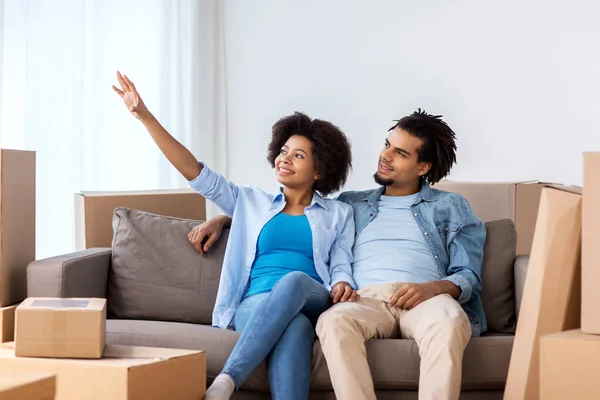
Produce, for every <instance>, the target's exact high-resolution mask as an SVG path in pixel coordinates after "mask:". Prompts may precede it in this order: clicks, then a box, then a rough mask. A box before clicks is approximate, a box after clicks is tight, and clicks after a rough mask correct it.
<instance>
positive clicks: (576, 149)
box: [225, 0, 600, 190]
mask: <svg viewBox="0 0 600 400" xmlns="http://www.w3.org/2000/svg"><path fill="white" fill-rule="evenodd" d="M225 29H226V31H225V38H226V58H227V61H226V65H227V91H228V132H229V139H228V140H229V143H228V148H229V154H228V155H229V157H228V160H229V161H228V163H229V164H228V171H229V173H228V177H229V178H230V179H231V180H233V181H234V182H236V183H238V184H256V185H258V186H261V187H263V188H265V189H268V190H273V189H274V188H275V187H276V185H275V180H274V174H273V172H272V171H271V169H270V167H269V165H268V164H267V162H266V161H265V159H266V148H267V144H268V141H269V138H270V128H271V126H272V124H273V123H274V122H275V121H276V120H277V119H278V118H279V117H281V116H283V115H286V114H290V113H292V112H293V111H295V110H299V111H305V112H307V113H308V114H309V115H310V116H311V117H313V118H315V117H317V118H323V119H328V120H331V121H332V122H334V123H336V124H337V125H339V126H340V127H341V128H342V130H344V131H345V132H346V134H347V135H348V136H349V137H350V139H351V141H352V143H353V153H354V159H355V161H354V172H353V174H352V176H351V178H350V180H349V182H348V184H347V186H346V188H349V189H366V188H370V187H373V186H374V183H373V181H372V178H371V176H372V174H373V172H374V171H375V167H376V159H377V154H378V152H379V150H380V148H381V146H382V144H383V140H384V138H385V135H386V130H387V128H388V127H389V126H391V125H392V119H395V118H399V117H402V116H404V115H406V114H408V113H410V112H412V111H413V110H415V109H416V108H418V107H421V108H425V109H426V110H427V111H429V112H432V113H436V114H443V115H444V119H445V120H446V121H447V122H448V123H449V124H450V126H451V127H452V128H453V129H454V130H455V132H456V133H457V138H458V141H457V143H458V148H459V151H458V164H457V165H456V166H455V167H454V169H453V171H452V174H451V178H452V179H457V180H488V181H503V180H530V179H542V180H547V181H554V182H563V183H567V184H578V185H580V184H581V180H582V174H581V153H582V151H584V150H600V51H599V50H598V49H599V48H600V47H599V46H600V3H599V2H594V1H591V0H590V1H583V0H570V1H556V0H554V1H542V0H529V1H502V2H489V1H486V2H481V1H475V0H471V1H446V0H430V1H420V2H417V1H394V0H387V1H384V0H369V1H367V0H364V1H358V0H354V1H349V0H326V1H324V0H296V1H280V0H253V1H246V0H227V2H226V8H225Z"/></svg>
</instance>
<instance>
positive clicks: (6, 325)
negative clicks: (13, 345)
mask: <svg viewBox="0 0 600 400" xmlns="http://www.w3.org/2000/svg"><path fill="white" fill-rule="evenodd" d="M17 305H18V304H15V305H12V306H6V307H0V343H4V342H12V341H13V340H15V310H16V309H17Z"/></svg>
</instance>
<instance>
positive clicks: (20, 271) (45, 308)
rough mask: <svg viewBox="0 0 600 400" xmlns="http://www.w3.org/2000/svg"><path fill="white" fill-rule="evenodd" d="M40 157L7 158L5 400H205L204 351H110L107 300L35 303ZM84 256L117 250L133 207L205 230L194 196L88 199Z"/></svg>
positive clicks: (82, 201) (1, 194)
mask: <svg viewBox="0 0 600 400" xmlns="http://www.w3.org/2000/svg"><path fill="white" fill-rule="evenodd" d="M35 173H36V167H35V152H32V151H18V150H5V149H0V398H2V399H6V400H12V399H15V400H17V399H18V400H51V399H59V400H71V399H72V400H75V399H77V400H81V399H98V400H100V399H111V400H112V399H115V400H118V399H123V400H125V399H128V400H129V399H167V398H168V399H181V400H184V399H185V400H187V399H189V400H191V399H201V398H203V396H204V391H205V384H206V383H205V382H206V376H205V368H206V356H205V353H204V352H202V351H190V350H175V349H162V348H149V347H145V348H144V347H133V346H111V345H106V344H105V342H106V339H105V335H106V333H105V332H106V300H105V299H49V298H26V296H27V280H26V276H27V274H26V270H27V266H28V265H29V263H31V262H32V261H34V260H35V247H36V246H35V232H36V230H35V214H36V201H35V195H36V188H35ZM75 199H76V201H75V203H76V204H75V206H76V207H75V211H76V218H75V220H76V231H77V233H78V236H77V248H78V249H83V248H90V247H109V246H110V245H111V239H112V225H111V223H112V212H113V210H114V208H116V207H120V206H125V207H131V208H137V209H140V210H144V211H149V212H155V213H159V214H164V215H170V216H174V217H180V218H190V219H198V220H202V219H204V218H205V202H204V198H202V196H199V195H197V194H195V193H193V192H191V191H190V190H163V191H151V192H112V193H80V194H77V195H76V196H75Z"/></svg>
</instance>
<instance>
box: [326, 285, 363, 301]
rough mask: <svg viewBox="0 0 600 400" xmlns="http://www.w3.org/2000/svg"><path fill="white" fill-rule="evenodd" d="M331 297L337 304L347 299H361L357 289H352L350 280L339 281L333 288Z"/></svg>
mask: <svg viewBox="0 0 600 400" xmlns="http://www.w3.org/2000/svg"><path fill="white" fill-rule="evenodd" d="M331 298H332V299H333V304H336V303H339V302H342V303H343V302H345V301H350V302H353V301H357V300H358V299H360V295H359V294H358V293H357V292H356V290H354V289H352V287H351V286H350V284H349V283H348V282H338V283H336V284H335V285H333V288H331Z"/></svg>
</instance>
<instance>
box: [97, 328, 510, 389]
mask: <svg viewBox="0 0 600 400" xmlns="http://www.w3.org/2000/svg"><path fill="white" fill-rule="evenodd" d="M238 338H239V333H238V332H234V331H231V330H223V329H218V328H212V327H210V326H205V325H195V324H183V323H173V322H157V321H125V320H110V319H109V320H107V321H106V342H107V343H108V344H122V345H130V346H153V347H167V348H183V349H191V350H205V351H207V354H206V355H207V364H206V368H207V369H206V375H207V377H208V378H209V379H214V378H215V377H216V376H217V375H218V374H219V373H220V372H221V370H222V369H223V366H224V365H225V362H226V360H227V357H229V354H231V351H232V350H233V347H234V346H235V343H236V342H237V340H238ZM512 345H513V336H509V335H497V336H485V337H479V338H472V339H471V341H470V343H469V345H468V346H467V348H466V350H465V354H464V359H463V365H464V367H463V374H462V382H463V383H462V385H463V390H498V389H500V390H502V389H503V388H504V385H505V383H506V376H507V373H508V366H509V362H510V356H511V352H512ZM367 354H368V358H369V366H370V368H371V372H372V374H373V382H374V383H375V388H376V389H382V390H384V389H388V390H399V389H407V390H416V389H417V387H418V382H419V364H420V358H419V351H418V348H417V345H416V343H415V341H414V340H407V339H374V340H371V341H369V343H368V346H367ZM268 385H269V381H268V378H267V368H266V364H265V363H264V362H263V363H261V364H260V365H259V366H258V367H257V368H256V369H255V370H254V372H253V373H252V374H251V375H250V377H249V378H248V380H247V381H246V382H245V383H244V384H243V385H242V388H243V389H248V390H257V391H264V392H266V391H268V390H269V389H268ZM311 389H313V390H331V389H332V386H331V380H330V378H329V370H328V369H327V363H326V362H325V357H324V356H323V353H322V351H321V346H320V344H319V342H318V341H316V342H315V345H314V347H313V363H312V377H311Z"/></svg>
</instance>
